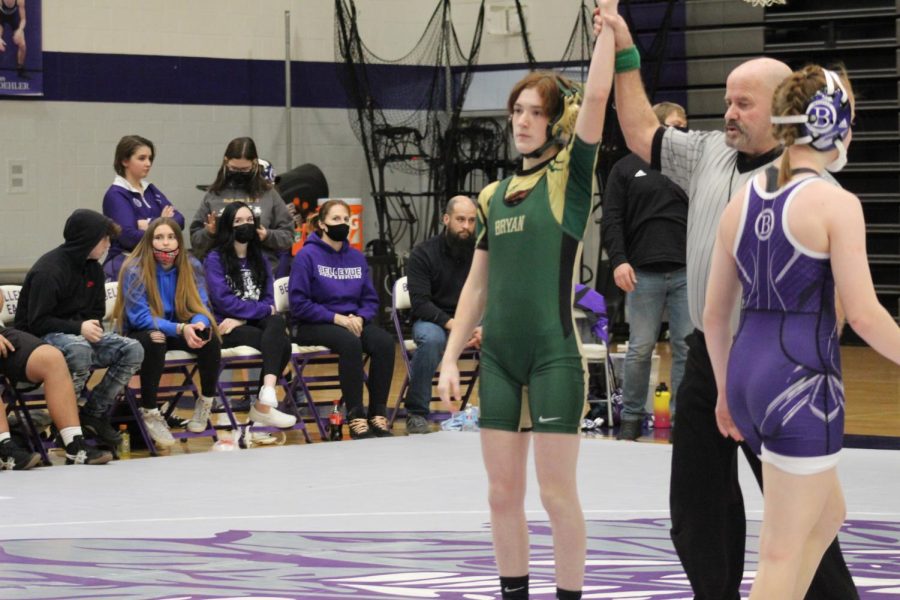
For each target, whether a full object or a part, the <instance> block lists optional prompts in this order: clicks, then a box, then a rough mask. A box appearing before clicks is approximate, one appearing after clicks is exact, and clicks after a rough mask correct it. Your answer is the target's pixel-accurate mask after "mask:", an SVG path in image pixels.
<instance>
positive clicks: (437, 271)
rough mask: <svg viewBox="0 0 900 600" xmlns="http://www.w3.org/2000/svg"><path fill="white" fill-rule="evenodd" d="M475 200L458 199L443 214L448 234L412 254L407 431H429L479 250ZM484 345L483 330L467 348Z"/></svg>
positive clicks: (409, 264)
mask: <svg viewBox="0 0 900 600" xmlns="http://www.w3.org/2000/svg"><path fill="white" fill-rule="evenodd" d="M475 217H476V207H475V202H474V201H473V200H472V199H471V198H469V197H467V196H454V197H453V198H451V199H450V201H449V202H448V203H447V208H446V210H445V212H444V216H443V223H444V231H442V232H441V233H439V234H438V235H436V236H434V237H432V238H430V239H427V240H425V241H424V242H422V243H421V244H419V245H418V246H416V247H415V248H413V250H412V252H411V253H410V255H409V261H408V262H407V271H406V274H407V277H408V285H409V298H410V303H411V305H412V317H413V319H414V321H413V326H412V333H413V340H414V341H415V343H416V351H415V353H414V354H413V356H412V361H411V362H410V377H409V392H408V393H407V396H406V401H405V404H406V411H407V417H406V431H407V433H411V434H412V433H429V431H431V430H430V428H429V426H428V414H429V405H430V404H431V398H432V394H431V384H432V379H433V378H434V373H435V371H436V370H437V367H438V365H439V364H440V362H441V357H442V356H444V347H445V346H446V345H447V335H448V334H449V332H450V330H451V329H452V328H453V314H454V313H455V312H456V304H457V302H459V294H460V292H461V291H462V287H463V284H464V283H465V282H466V276H467V275H468V274H469V267H470V266H472V256H473V254H474V252H475ZM480 345H481V327H478V328H477V329H476V330H475V334H474V335H473V336H472V339H470V340H469V342H468V344H467V346H469V347H476V348H477V347H478V346H480Z"/></svg>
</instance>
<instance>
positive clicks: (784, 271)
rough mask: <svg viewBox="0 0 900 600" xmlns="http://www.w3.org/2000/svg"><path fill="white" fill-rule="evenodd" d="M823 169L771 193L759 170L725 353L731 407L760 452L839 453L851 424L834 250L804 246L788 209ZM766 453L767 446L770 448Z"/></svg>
mask: <svg viewBox="0 0 900 600" xmlns="http://www.w3.org/2000/svg"><path fill="white" fill-rule="evenodd" d="M818 180H819V178H818V177H810V178H807V179H803V180H801V181H799V182H797V183H789V184H788V185H786V186H785V187H783V188H781V189H779V190H776V191H775V192H772V193H768V192H765V191H763V190H762V189H760V182H759V181H758V180H756V179H754V180H753V181H752V183H751V185H750V186H748V191H747V195H746V196H745V198H744V206H743V213H742V216H741V221H740V225H739V227H738V232H737V237H736V239H735V246H734V249H733V252H734V257H735V260H736V262H737V268H738V277H739V279H740V281H741V285H742V286H743V296H742V303H741V322H740V327H739V328H738V332H737V335H736V337H735V340H734V345H733V347H732V350H731V356H730V359H729V362H728V408H729V410H730V411H731V416H732V418H733V419H734V422H735V424H736V425H737V427H738V429H740V431H741V433H742V434H743V435H744V438H745V439H746V441H747V443H748V444H749V445H750V447H751V448H752V449H753V451H754V452H755V453H756V454H762V449H763V447H765V450H766V452H769V453H775V454H777V455H780V456H783V457H791V458H812V457H825V456H833V457H835V458H836V453H837V452H838V451H839V450H840V449H841V440H842V438H843V433H844V387H843V383H842V380H841V365H840V353H839V348H838V336H837V329H836V318H835V296H834V279H833V276H832V273H831V264H830V261H829V255H828V254H823V253H819V252H813V251H811V250H809V249H807V248H804V247H803V246H802V245H801V244H799V243H798V242H797V240H796V239H795V238H794V237H793V235H792V234H791V231H790V228H789V226H788V221H787V214H788V211H789V210H790V207H791V203H792V201H793V199H794V198H795V197H796V195H797V193H798V192H799V191H800V190H801V189H803V188H804V187H805V186H806V185H808V184H809V183H810V182H812V181H818ZM764 458H765V456H764Z"/></svg>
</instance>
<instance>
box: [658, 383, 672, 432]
mask: <svg viewBox="0 0 900 600" xmlns="http://www.w3.org/2000/svg"><path fill="white" fill-rule="evenodd" d="M671 400H672V393H671V392H670V391H669V388H668V387H666V382H664V381H663V382H660V384H659V385H658V386H656V393H655V394H654V395H653V426H654V427H656V428H657V429H668V428H669V427H671V426H672V423H671V414H670V413H669V402H671Z"/></svg>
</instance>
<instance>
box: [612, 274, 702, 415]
mask: <svg viewBox="0 0 900 600" xmlns="http://www.w3.org/2000/svg"><path fill="white" fill-rule="evenodd" d="M634 273H635V276H636V277H637V283H636V284H635V287H634V291H633V292H629V293H628V295H627V296H626V298H625V308H626V310H627V314H628V325H629V331H630V335H629V338H628V352H626V353H625V381H624V383H623V384H622V418H623V419H624V420H626V421H638V420H641V419H643V418H644V414H645V411H644V406H645V405H646V402H647V392H648V387H649V385H650V366H651V359H652V357H653V349H654V348H655V347H656V340H658V339H659V328H660V325H661V323H662V316H663V309H664V308H668V309H669V343H670V344H671V345H672V381H671V382H669V383H670V385H669V389H670V390H671V392H672V400H671V404H670V406H669V411H670V413H671V414H673V415H674V414H675V411H674V408H675V392H676V390H677V389H678V386H679V384H680V383H681V378H682V376H683V375H684V360H685V358H686V357H687V342H685V341H684V338H685V337H687V335H688V334H689V333H691V331H692V330H693V326H692V325H691V316H690V313H689V312H688V300H687V277H686V272H685V269H684V268H681V269H678V270H676V271H670V272H668V273H655V272H653V271H644V270H641V269H635V270H634Z"/></svg>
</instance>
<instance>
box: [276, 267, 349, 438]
mask: <svg viewBox="0 0 900 600" xmlns="http://www.w3.org/2000/svg"><path fill="white" fill-rule="evenodd" d="M289 281H290V278H289V277H281V278H280V279H277V280H276V281H275V310H276V311H278V312H279V313H281V314H283V315H285V319H286V320H290V312H291V307H290V299H289V297H288V290H289V287H290V286H289ZM337 362H338V357H337V355H336V354H335V353H334V352H332V351H331V350H330V349H329V348H327V347H325V346H300V345H299V344H295V343H292V344H291V366H292V367H293V369H294V380H293V381H292V382H291V385H290V396H291V399H293V398H294V392H295V390H297V389H300V390H302V391H303V394H304V397H305V398H306V407H307V409H308V411H309V413H310V416H309V417H307V418H308V419H311V420H312V421H313V422H314V423H315V424H316V427H318V429H319V435H320V436H321V439H323V440H325V439H327V426H328V418H327V415H324V416H323V415H321V414H319V408H318V405H317V403H316V400H315V399H314V398H313V394H312V392H313V391H322V390H340V376H339V375H338V374H337V373H333V374H322V373H316V374H315V375H312V374H308V373H307V368H308V367H311V366H315V365H334V366H337ZM319 404H323V405H324V404H326V403H325V402H320V403H319ZM327 404H329V405H330V404H331V403H330V402H328V403H327ZM297 408H299V407H297ZM301 418H302V415H301V414H300V413H299V411H298V413H297V420H298V422H299V421H301V420H302V419H301Z"/></svg>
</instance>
